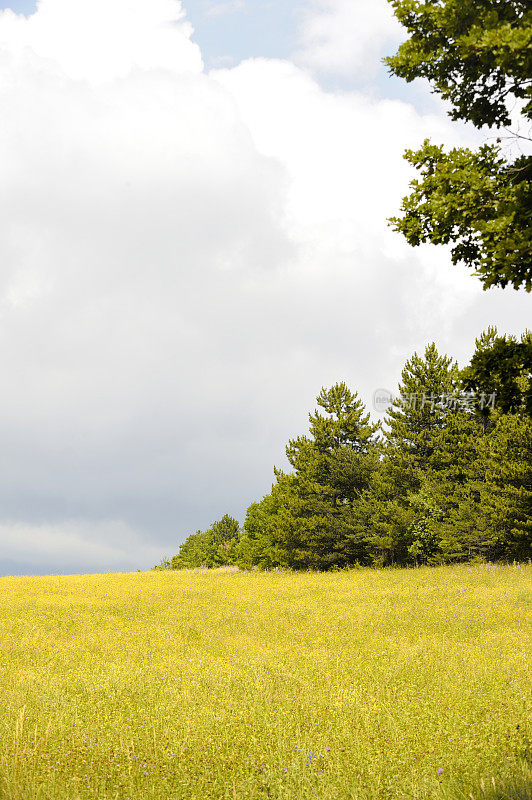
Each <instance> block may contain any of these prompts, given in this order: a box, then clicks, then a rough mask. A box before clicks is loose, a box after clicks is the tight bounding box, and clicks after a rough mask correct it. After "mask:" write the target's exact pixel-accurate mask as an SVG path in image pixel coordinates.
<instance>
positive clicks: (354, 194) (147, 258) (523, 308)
mask: <svg viewBox="0 0 532 800" xmlns="http://www.w3.org/2000/svg"><path fill="white" fill-rule="evenodd" d="M0 8H3V9H5V10H3V11H0V107H1V109H2V114H1V123H0V170H1V175H2V179H1V181H0V213H1V226H0V363H1V369H2V392H1V393H0V435H1V461H0V465H1V474H0V574H26V573H35V574H42V573H52V572H94V571H108V570H115V571H118V570H124V571H127V570H133V569H136V568H142V569H145V568H148V567H150V566H152V565H153V564H154V563H155V562H158V561H159V560H160V559H161V558H162V557H163V556H164V555H172V554H174V553H175V552H176V551H177V549H178V546H179V544H180V542H182V541H183V540H184V539H185V538H186V536H187V535H188V534H189V533H191V532H193V531H195V530H196V529H198V528H204V527H206V526H208V525H209V524H210V523H211V522H212V521H214V520H215V519H218V518H220V517H221V516H222V515H223V514H224V513H226V512H228V513H231V514H233V515H235V516H237V517H238V518H239V519H240V520H243V516H244V512H245V508H246V507H247V506H248V505H249V503H250V502H252V501H253V500H256V499H259V498H260V497H261V496H262V495H263V494H264V493H265V492H267V491H268V490H269V487H270V485H271V482H272V468H273V465H274V464H276V465H278V466H282V465H283V464H284V463H285V462H284V446H285V444H286V442H287V440H288V438H289V437H291V436H294V435H297V434H298V433H302V432H304V431H305V429H306V422H307V414H308V412H309V410H311V409H312V408H313V407H314V398H315V396H316V395H317V393H318V392H319V390H320V388H321V387H322V386H327V385H330V384H332V383H333V382H335V381H337V380H346V381H347V382H348V383H349V385H350V386H351V387H352V388H353V389H356V390H357V391H358V392H359V394H360V395H361V397H362V398H363V399H364V400H365V401H366V402H367V403H368V405H370V404H371V400H372V395H373V392H374V390H375V389H377V388H379V387H384V388H386V387H389V388H390V389H393V388H394V387H395V385H396V382H397V379H398V377H399V374H400V370H401V366H402V364H403V363H404V361H405V360H406V358H407V357H409V356H410V355H411V354H412V353H413V352H414V351H415V350H418V351H420V350H423V348H424V347H425V345H426V344H427V343H428V342H430V341H433V340H434V341H436V343H437V344H438V346H439V348H440V349H441V350H442V351H445V352H447V353H449V354H452V355H454V356H456V357H457V358H458V359H459V360H460V362H461V363H464V362H465V361H466V360H467V359H468V357H469V356H470V354H471V352H472V349H473V346H474V339H475V336H476V335H478V334H479V333H480V332H481V331H482V330H483V329H484V328H485V327H486V326H487V325H488V324H490V323H494V324H497V325H498V326H499V329H500V330H501V331H506V332H512V333H520V332H521V331H523V330H524V329H525V328H526V326H527V324H528V325H529V324H530V320H531V314H530V310H531V302H532V299H531V297H530V296H528V295H526V294H525V293H524V292H523V293H518V292H515V291H513V290H506V291H505V292H502V291H497V290H491V291H490V292H488V293H486V292H483V291H482V289H481V286H480V284H479V282H478V281H477V280H475V279H474V278H472V277H470V276H469V275H468V273H467V271H466V270H465V269H462V268H459V267H452V266H451V265H450V262H449V257H448V253H447V252H446V251H445V250H443V249H442V250H440V249H437V248H433V247H427V248H423V249H418V250H412V249H410V248H409V247H408V246H407V245H406V244H405V243H404V242H403V241H402V239H401V238H400V237H399V236H398V235H397V234H394V233H393V232H392V231H391V230H390V229H389V227H388V226H387V223H386V218H387V217H388V216H390V215H392V214H393V213H394V212H395V211H396V210H397V209H398V206H399V203H400V199H401V197H402V195H403V194H405V192H406V189H407V183H408V180H409V178H410V177H411V175H410V172H409V168H408V165H407V164H406V163H405V162H404V161H403V160H402V158H401V154H402V152H403V150H404V149H405V148H406V147H407V146H416V145H418V144H419V143H420V142H421V141H422V140H423V139H424V138H425V137H427V136H430V137H432V138H433V139H434V140H435V141H437V142H444V143H446V144H448V145H454V144H459V143H463V144H475V143H476V142H478V141H481V140H482V136H481V135H480V134H479V133H478V132H475V131H473V130H472V129H468V128H466V127H462V126H460V125H457V124H456V123H451V122H450V121H449V120H448V118H447V116H446V113H445V108H444V107H443V106H442V104H441V103H440V102H439V101H438V100H437V99H436V98H434V97H433V96H431V95H430V93H429V91H428V89H427V87H426V86H425V85H424V84H422V83H421V84H420V85H414V86H406V85H404V84H403V83H402V82H400V81H398V80H396V79H392V78H390V77H389V76H388V75H387V73H386V70H385V69H384V68H383V67H382V65H381V63H380V58H381V57H382V56H383V55H385V54H387V53H392V52H393V51H394V49H395V47H396V46H397V44H398V43H399V42H400V41H401V30H400V29H398V27H397V25H396V24H395V22H394V19H393V17H392V15H391V14H390V11H389V8H388V6H387V3H386V0H372V3H371V4H368V3H367V2H365V0H224V1H222V0H183V2H179V0H40V2H39V3H38V4H37V7H35V5H34V4H33V3H31V2H29V0H19V1H18V2H17V0H11V2H9V0H7V2H6V0H4V2H3V3H2V2H0Z"/></svg>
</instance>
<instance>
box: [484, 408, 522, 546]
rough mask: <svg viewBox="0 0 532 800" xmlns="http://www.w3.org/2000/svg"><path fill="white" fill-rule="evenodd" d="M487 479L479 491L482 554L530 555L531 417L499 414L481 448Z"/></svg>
mask: <svg viewBox="0 0 532 800" xmlns="http://www.w3.org/2000/svg"><path fill="white" fill-rule="evenodd" d="M483 451H484V452H483V455H484V458H485V463H486V479H485V483H484V486H483V487H482V491H481V494H480V508H481V529H482V531H483V533H484V538H483V540H482V550H483V555H485V556H486V557H487V558H489V559H493V560H496V559H501V558H504V559H514V558H515V559H524V558H531V557H532V420H531V419H530V418H529V417H527V416H523V415H519V414H502V415H501V416H500V417H499V419H498V420H497V424H496V426H495V428H494V429H493V431H492V432H491V433H490V434H489V436H487V437H486V440H485V442H484V447H483Z"/></svg>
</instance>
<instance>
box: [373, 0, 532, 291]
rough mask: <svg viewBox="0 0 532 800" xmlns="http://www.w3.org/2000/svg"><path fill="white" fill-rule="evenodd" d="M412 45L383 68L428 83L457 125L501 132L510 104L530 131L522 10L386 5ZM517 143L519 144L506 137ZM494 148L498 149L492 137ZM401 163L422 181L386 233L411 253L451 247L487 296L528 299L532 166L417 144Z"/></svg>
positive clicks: (508, 4) (483, 0)
mask: <svg viewBox="0 0 532 800" xmlns="http://www.w3.org/2000/svg"><path fill="white" fill-rule="evenodd" d="M390 2H391V4H392V6H393V8H394V11H395V15H396V16H397V18H398V19H399V21H400V22H401V23H402V24H403V25H404V26H405V28H406V29H407V31H408V33H409V34H410V38H409V39H408V40H407V41H406V42H405V43H404V44H402V45H401V46H400V48H399V50H398V52H397V54H396V55H395V56H392V57H391V58H388V59H386V63H387V64H388V66H389V67H390V70H391V72H392V73H393V74H395V75H397V76H398V77H402V78H405V79H406V80H407V81H412V80H414V79H415V78H426V79H428V80H429V81H430V82H431V84H432V86H433V91H434V92H437V93H439V94H440V95H441V96H442V97H443V98H444V99H446V100H448V101H449V102H450V104H451V110H450V112H449V113H450V115H451V117H452V118H453V119H455V120H458V119H460V120H465V121H470V122H472V123H473V124H474V125H475V126H476V127H477V128H482V127H483V126H485V125H487V126H489V127H492V126H497V127H500V126H509V125H510V124H511V121H510V114H509V111H508V107H509V103H510V102H512V104H513V106H514V107H515V106H516V104H521V105H522V116H523V120H524V121H525V122H526V123H527V124H531V123H532V10H531V9H530V3H529V0H438V1H437V2H436V1H435V0H426V1H425V2H423V0H390ZM512 135H514V136H516V137H517V136H518V137H521V138H527V136H526V135H524V136H523V135H522V134H519V133H517V134H512ZM498 141H499V142H500V141H501V138H500V136H499V139H498ZM405 158H406V159H407V160H408V161H409V162H410V163H411V164H412V165H413V166H414V167H416V169H417V170H418V171H419V172H420V173H421V180H414V181H413V182H412V184H411V187H412V190H413V191H412V194H411V195H410V196H409V197H407V198H405V199H404V201H403V206H402V212H403V213H402V216H401V217H394V218H392V219H391V223H392V224H393V226H394V227H395V229H396V230H397V231H399V232H400V233H402V234H403V235H404V236H405V238H406V240H407V241H408V242H409V243H410V244H411V245H413V246H416V245H419V244H421V243H422V242H432V243H433V244H451V245H452V248H451V250H452V260H453V263H458V262H464V263H465V264H466V265H467V266H469V267H471V268H473V269H474V270H475V272H476V274H477V275H478V277H479V278H480V279H481V281H482V282H483V285H484V288H485V289H487V288H489V287H490V286H496V285H499V286H502V287H505V286H507V285H513V286H514V288H516V289H518V288H520V287H521V286H524V287H525V289H526V290H527V291H530V290H531V289H532V180H531V179H532V157H530V156H520V157H518V158H516V159H515V160H513V161H507V160H505V159H504V158H503V157H502V154H501V150H500V148H499V147H498V146H495V145H484V146H483V147H481V148H480V149H479V150H478V151H477V152H474V151H471V150H467V149H463V148H455V149H453V150H451V151H450V152H449V153H445V152H444V150H443V148H442V147H439V146H435V145H432V144H430V142H429V141H425V143H424V145H423V147H422V148H421V149H420V150H417V151H412V150H408V151H407V152H406V154H405Z"/></svg>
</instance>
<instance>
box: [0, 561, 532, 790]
mask: <svg viewBox="0 0 532 800" xmlns="http://www.w3.org/2000/svg"><path fill="white" fill-rule="evenodd" d="M531 597H532V566H530V565H528V566H523V567H519V566H507V567H496V568H495V567H490V566H476V567H456V568H450V567H444V568H433V569H419V570H410V571H407V570H401V571H372V570H361V571H354V572H346V573H336V574H289V573H281V572H279V573H276V572H274V573H268V574H259V573H252V574H243V573H237V572H231V571H225V572H223V571H219V572H210V573H207V572H182V573H176V572H150V573H135V574H131V575H101V576H98V575H95V576H75V577H51V578H2V579H0V623H1V633H0V647H1V653H0V692H1V697H0V700H1V708H0V797H1V798H2V800H21V799H22V798H23V799H24V800H40V799H44V798H50V799H51V798H53V799H54V800H74V798H95V797H96V798H102V799H103V798H139V799H142V798H173V800H178V798H186V800H192V799H194V800H214V799H215V798H216V800H218V799H219V798H227V800H235V798H237V799H238V800H262V799H263V798H279V799H282V800H307V798H318V800H333V798H335V799H336V798H337V799H338V800H340V799H341V800H344V799H345V800H347V798H349V800H396V798H410V799H412V798H428V800H432V798H434V799H435V798H459V799H460V800H461V798H464V799H466V798H467V799H468V798H470V796H472V797H473V798H475V800H477V798H484V797H488V796H490V797H491V796H493V797H497V798H503V797H506V796H508V797H512V798H519V800H521V798H525V797H526V798H528V797H532V792H531V791H530V787H531V786H532V783H531V781H530V779H531V775H532V773H531V772H530V770H529V768H528V767H527V763H528V764H529V765H530V764H531V759H532V755H531V749H530V738H531V719H532V667H531V652H532V640H531V637H530V622H531V614H530V610H531ZM515 781H517V782H518V783H519V782H521V784H522V785H525V786H528V787H529V790H528V791H527V790H526V788H525V789H523V788H521V790H519V791H517V790H514V791H513V792H509V793H508V794H506V793H503V792H501V791H500V787H501V786H502V785H503V784H506V785H507V787H508V786H510V784H513V783H514V782H515ZM493 783H495V788H496V791H494V792H493V795H491V794H490V790H491V789H492V785H493ZM482 786H484V789H483V788H482Z"/></svg>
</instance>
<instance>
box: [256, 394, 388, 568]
mask: <svg viewBox="0 0 532 800" xmlns="http://www.w3.org/2000/svg"><path fill="white" fill-rule="evenodd" d="M317 404H318V406H319V410H316V411H315V412H314V414H310V415H309V420H310V428H309V435H308V436H300V437H298V438H296V439H292V440H291V441H290V442H289V443H288V446H287V448H286V454H287V458H288V461H289V462H290V465H291V466H292V467H293V470H294V471H293V473H289V474H287V473H285V472H283V471H281V470H275V474H276V478H277V482H276V484H275V485H274V486H273V488H272V492H271V494H270V495H267V496H266V497H265V498H264V499H263V501H262V502H261V503H260V504H259V505H258V506H252V507H250V509H249V510H248V517H247V519H246V523H245V525H244V539H245V542H246V547H248V548H250V550H251V551H253V552H254V554H255V555H254V562H253V563H257V564H262V565H263V564H265V563H267V562H268V561H269V562H270V563H272V564H274V565H279V566H284V567H293V568H296V569H302V568H306V569H309V568H312V569H330V568H333V567H342V566H347V565H349V564H354V563H357V562H360V561H362V562H363V561H366V560H367V552H366V546H365V538H364V535H363V531H361V526H360V520H359V515H357V511H356V505H357V501H358V499H359V498H360V497H361V495H362V494H363V492H364V491H365V489H366V488H367V486H368V483H369V480H370V477H371V474H372V472H373V471H374V470H375V469H376V468H377V465H378V452H377V444H376V438H375V433H376V430H377V428H378V426H377V425H372V424H371V423H370V419H369V414H367V413H366V411H365V408H364V405H363V403H362V402H361V401H360V400H359V399H358V397H357V395H356V394H354V393H353V392H351V391H350V390H349V389H348V388H347V386H346V384H345V383H338V384H336V385H335V386H333V387H332V388H331V389H328V390H326V389H322V391H321V392H320V394H319V396H318V398H317Z"/></svg>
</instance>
